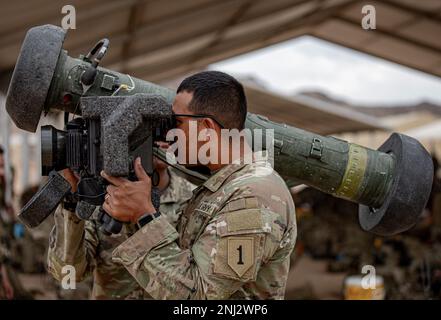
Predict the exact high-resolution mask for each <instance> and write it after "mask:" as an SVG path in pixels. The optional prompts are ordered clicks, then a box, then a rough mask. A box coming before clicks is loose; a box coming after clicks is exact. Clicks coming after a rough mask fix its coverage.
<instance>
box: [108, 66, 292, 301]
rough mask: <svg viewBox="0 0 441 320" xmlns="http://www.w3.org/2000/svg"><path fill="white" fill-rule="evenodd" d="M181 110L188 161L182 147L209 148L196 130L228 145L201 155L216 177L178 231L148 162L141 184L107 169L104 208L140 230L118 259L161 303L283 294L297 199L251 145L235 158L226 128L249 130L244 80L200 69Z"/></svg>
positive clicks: (181, 92)
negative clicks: (155, 192)
mask: <svg viewBox="0 0 441 320" xmlns="http://www.w3.org/2000/svg"><path fill="white" fill-rule="evenodd" d="M173 111H174V113H175V116H176V118H177V127H178V129H180V130H182V132H183V133H184V134H185V135H182V136H181V137H184V136H185V138H184V141H183V140H182V139H180V138H179V137H178V141H177V146H178V150H177V151H178V161H180V162H181V163H182V162H186V165H187V166H189V167H190V166H191V161H190V160H191V156H192V155H193V154H192V155H189V154H187V155H186V156H185V157H184V156H183V155H182V153H181V152H182V150H189V151H190V150H193V152H194V153H197V154H200V153H201V152H202V150H204V147H205V144H202V143H197V144H196V142H195V141H192V140H191V137H192V136H190V134H191V131H192V130H193V129H192V127H193V128H195V127H196V128H195V130H196V133H197V135H196V136H202V137H205V140H206V141H207V143H209V142H213V144H214V141H221V143H219V144H218V145H217V146H216V147H217V148H216V147H215V148H214V149H210V151H209V153H210V159H211V160H210V161H208V162H205V160H204V162H202V160H201V157H198V159H196V163H193V166H194V167H198V168H199V167H200V166H201V165H204V166H205V169H206V168H208V169H209V170H210V172H211V173H212V175H211V177H210V178H209V179H208V180H207V181H206V182H205V183H203V184H202V185H201V186H199V187H198V188H197V189H196V190H195V191H194V192H193V197H192V198H191V200H189V202H188V203H187V204H186V205H185V206H184V207H183V213H182V214H181V216H180V219H179V221H178V225H177V229H176V228H175V227H174V226H173V225H172V224H170V223H169V222H168V221H167V219H166V218H165V217H164V215H162V214H161V213H160V212H156V210H155V208H154V207H153V205H152V203H151V200H150V189H151V180H150V178H149V176H148V175H147V174H146V173H145V171H144V169H143V168H142V165H141V161H140V159H139V158H138V159H137V160H136V161H135V171H136V174H137V177H138V179H139V181H136V182H130V181H128V180H127V179H123V178H117V177H112V176H109V175H107V174H106V173H104V172H103V173H102V176H103V177H104V178H106V179H107V180H108V181H109V182H110V183H112V185H109V186H108V187H107V192H108V193H107V195H106V200H105V203H104V205H103V208H104V209H105V210H106V212H108V213H109V214H111V215H112V216H113V217H114V218H116V219H117V220H120V221H128V222H136V223H137V224H138V226H139V227H140V230H138V231H137V232H136V233H135V234H134V235H133V236H131V237H130V238H129V239H127V240H126V241H125V242H123V243H122V244H121V245H120V246H118V247H117V248H116V249H115V250H114V252H113V258H114V261H116V262H119V263H121V264H122V265H124V267H125V268H127V270H128V271H129V272H130V273H131V275H132V276H133V277H134V278H135V279H136V281H137V282H138V283H139V284H140V285H141V286H142V287H143V288H144V289H145V290H146V291H147V292H148V293H149V294H150V295H151V296H152V297H153V298H155V299H283V298H284V294H285V286H286V281H287V276H288V271H289V263H290V254H291V252H292V250H293V248H294V244H295V238H296V232H297V228H296V221H295V212H294V211H295V210H294V203H293V200H292V197H291V195H290V193H289V191H288V188H287V187H286V185H285V182H284V181H283V180H282V178H281V177H280V176H279V175H278V174H277V173H276V172H275V171H274V170H273V169H272V168H271V166H270V165H269V164H268V162H267V161H266V160H264V159H261V158H259V156H258V154H256V153H255V154H252V153H251V150H250V147H249V146H248V145H247V143H246V141H242V143H240V146H239V147H240V152H238V154H236V156H235V155H234V150H233V148H232V145H231V143H230V142H229V140H230V139H229V138H228V137H225V136H222V134H221V133H222V129H223V128H226V129H236V131H237V130H242V129H243V128H244V122H245V117H246V113H247V106H246V98H245V94H244V90H243V87H242V85H241V84H240V83H239V82H238V81H237V80H236V79H234V78H233V77H231V76H229V75H227V74H225V73H222V72H215V71H207V72H201V73H198V74H195V75H193V76H191V77H189V78H187V79H185V80H184V81H183V82H182V83H181V85H180V86H179V88H178V90H177V96H176V98H175V101H174V103H173ZM194 133H195V132H194V130H193V134H194ZM193 136H194V135H193ZM186 147H188V148H186ZM216 150H217V151H218V152H216ZM212 153H213V154H212ZM229 155H232V156H231V157H230V156H229ZM250 158H251V159H252V161H250V162H251V163H250V162H248V161H246V159H250ZM225 159H227V161H226V163H225V162H224V163H222V160H225ZM193 160H195V159H193ZM204 163H205V164H204Z"/></svg>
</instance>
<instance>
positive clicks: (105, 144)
mask: <svg viewBox="0 0 441 320" xmlns="http://www.w3.org/2000/svg"><path fill="white" fill-rule="evenodd" d="M80 103H81V110H82V116H83V118H84V119H88V118H89V119H101V137H102V138H101V147H102V153H103V166H104V171H106V173H108V174H110V175H113V176H128V175H129V169H130V168H129V164H130V157H129V151H130V146H131V145H132V144H133V143H135V142H136V143H139V142H140V141H145V140H146V139H147V138H148V137H149V136H150V135H151V130H152V125H158V124H159V123H160V122H161V121H168V119H171V117H172V109H171V105H170V104H169V103H167V102H166V101H165V100H164V98H163V97H161V96H159V95H152V94H143V93H137V94H135V95H132V96H119V97H108V96H106V97H105V96H92V97H83V98H81V101H80Z"/></svg>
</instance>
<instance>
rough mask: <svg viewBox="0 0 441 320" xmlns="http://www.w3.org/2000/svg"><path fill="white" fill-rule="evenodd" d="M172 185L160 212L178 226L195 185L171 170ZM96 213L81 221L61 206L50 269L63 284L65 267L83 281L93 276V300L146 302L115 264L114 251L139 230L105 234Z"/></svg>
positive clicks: (126, 228) (129, 226)
mask: <svg viewBox="0 0 441 320" xmlns="http://www.w3.org/2000/svg"><path fill="white" fill-rule="evenodd" d="M169 173H170V184H169V186H168V188H167V189H166V190H165V191H164V192H163V193H162V194H161V206H160V211H161V212H163V213H164V215H165V216H166V217H167V219H168V220H169V222H170V223H171V224H172V225H175V224H176V222H177V219H178V214H179V211H178V208H179V207H180V204H181V203H183V202H185V201H186V200H188V199H189V198H191V196H192V192H191V190H192V189H194V186H193V185H192V184H190V183H189V182H188V181H186V180H185V179H182V178H180V177H179V176H177V174H176V173H174V172H173V171H172V170H169ZM97 211H98V210H96V211H95V213H94V215H93V216H92V219H91V220H88V221H84V220H80V219H79V218H78V217H76V215H75V214H74V213H73V212H70V211H67V210H65V209H63V208H62V207H61V206H60V207H59V208H58V210H57V211H56V213H55V216H54V218H55V226H54V228H53V230H52V232H51V235H50V239H49V252H48V269H49V272H50V273H51V274H52V275H53V276H54V278H55V279H57V280H58V281H61V279H62V278H63V277H64V276H66V274H67V272H66V271H65V272H64V273H63V267H64V266H66V265H71V266H73V267H74V268H75V273H76V280H77V281H82V280H83V279H85V278H86V277H87V276H88V275H90V274H93V288H92V298H94V299H143V298H149V296H148V294H147V293H146V292H145V291H144V290H143V289H142V288H141V287H140V286H139V285H138V283H137V282H136V281H135V280H134V279H133V278H132V276H131V275H130V274H129V273H128V272H127V270H126V269H125V268H124V267H123V266H122V265H121V264H118V263H115V262H113V261H112V251H113V250H114V249H115V248H116V247H117V246H118V245H120V244H121V243H122V242H123V241H124V240H126V239H128V238H129V237H130V236H131V235H132V234H133V233H135V232H136V228H135V226H134V225H132V224H124V227H123V230H122V231H121V233H120V234H118V235H111V236H108V235H105V234H104V233H103V232H102V231H101V230H99V223H98V222H97V220H96V219H93V217H94V216H96V214H97ZM66 270H67V269H66Z"/></svg>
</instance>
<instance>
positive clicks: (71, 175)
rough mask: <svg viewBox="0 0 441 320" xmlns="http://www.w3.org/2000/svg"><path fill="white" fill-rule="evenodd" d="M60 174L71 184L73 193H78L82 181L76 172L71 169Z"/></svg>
mask: <svg viewBox="0 0 441 320" xmlns="http://www.w3.org/2000/svg"><path fill="white" fill-rule="evenodd" d="M60 173H61V175H62V176H63V177H64V179H66V180H67V181H68V182H69V184H70V186H71V188H72V192H77V190H78V181H80V178H79V177H78V175H77V174H76V173H75V172H73V171H72V170H71V169H64V170H61V171H60Z"/></svg>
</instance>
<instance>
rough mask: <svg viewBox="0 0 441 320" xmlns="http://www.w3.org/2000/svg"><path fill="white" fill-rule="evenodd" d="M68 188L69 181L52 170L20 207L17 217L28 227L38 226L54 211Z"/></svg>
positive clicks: (67, 191)
mask: <svg viewBox="0 0 441 320" xmlns="http://www.w3.org/2000/svg"><path fill="white" fill-rule="evenodd" d="M70 190H71V186H70V184H69V182H68V181H67V180H66V179H64V178H63V176H62V175H60V174H59V173H58V172H55V171H54V172H53V173H51V174H50V176H49V180H48V181H47V182H46V184H45V185H44V186H43V187H42V188H41V189H40V190H38V192H37V193H36V194H35V195H34V196H33V197H32V199H31V200H29V202H28V203H27V204H26V205H25V206H24V207H23V209H21V211H20V214H19V215H18V218H19V219H20V220H21V221H22V222H23V223H24V224H25V225H26V226H28V227H30V228H34V227H36V226H38V225H39V224H40V223H42V222H43V221H44V219H46V218H47V217H48V216H49V215H50V214H51V213H52V212H54V210H55V209H56V208H57V206H58V204H59V203H60V202H61V200H63V198H64V197H65V196H66V195H67V194H68V193H69V192H70Z"/></svg>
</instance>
